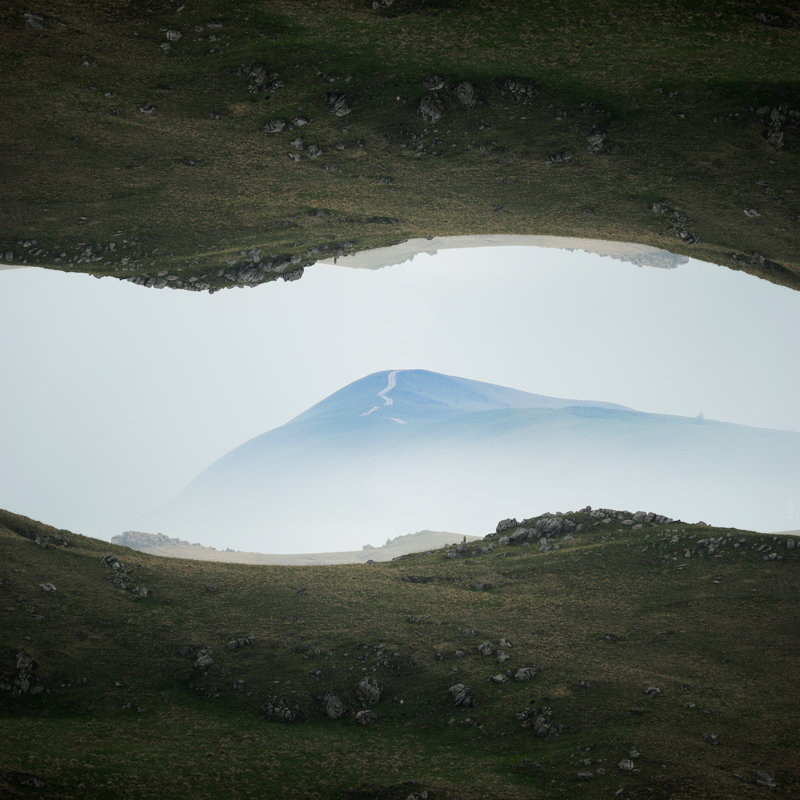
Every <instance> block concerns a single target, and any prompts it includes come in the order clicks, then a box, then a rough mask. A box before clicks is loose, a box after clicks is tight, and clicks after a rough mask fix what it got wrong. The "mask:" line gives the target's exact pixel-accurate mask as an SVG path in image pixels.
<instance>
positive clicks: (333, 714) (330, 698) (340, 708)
mask: <svg viewBox="0 0 800 800" xmlns="http://www.w3.org/2000/svg"><path fill="white" fill-rule="evenodd" d="M322 708H323V709H324V711H325V715H326V716H327V717H328V719H341V718H342V717H343V716H344V715H345V708H344V703H343V702H342V701H341V700H340V699H339V698H338V697H337V696H336V695H335V694H326V695H325V696H324V697H323V698H322Z"/></svg>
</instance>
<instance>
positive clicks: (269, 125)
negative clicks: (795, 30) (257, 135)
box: [261, 119, 287, 133]
mask: <svg viewBox="0 0 800 800" xmlns="http://www.w3.org/2000/svg"><path fill="white" fill-rule="evenodd" d="M286 125H287V123H286V120H285V119H271V120H269V122H266V123H265V124H264V127H263V128H261V132H262V133H280V132H281V131H285V130H286Z"/></svg>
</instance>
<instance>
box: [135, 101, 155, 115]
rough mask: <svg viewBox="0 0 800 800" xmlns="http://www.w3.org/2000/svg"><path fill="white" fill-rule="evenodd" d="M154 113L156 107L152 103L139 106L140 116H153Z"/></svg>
mask: <svg viewBox="0 0 800 800" xmlns="http://www.w3.org/2000/svg"><path fill="white" fill-rule="evenodd" d="M155 111H156V107H155V106H154V105H153V104H152V103H145V104H144V105H141V106H139V113H140V114H147V115H149V114H154V113H155Z"/></svg>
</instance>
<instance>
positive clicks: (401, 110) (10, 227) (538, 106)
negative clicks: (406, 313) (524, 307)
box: [0, 0, 800, 289]
mask: <svg viewBox="0 0 800 800" xmlns="http://www.w3.org/2000/svg"><path fill="white" fill-rule="evenodd" d="M374 5H375V6H377V7H376V8H373V6H374ZM799 53H800V13H798V11H797V7H796V4H791V3H773V4H770V5H769V7H768V8H767V7H765V6H764V5H763V4H762V3H760V2H751V1H750V0H721V1H720V0H716V1H715V2H710V1H709V2H683V1H682V0H675V1H674V2H666V3H665V2H661V1H659V2H656V0H644V1H642V0H637V2H631V0H610V1H609V2H604V3H590V2H587V0H566V1H565V2H558V3H553V2H530V0H508V1H507V2H503V3H499V4H498V3H494V2H486V1H485V0H394V2H393V3H391V4H389V3H385V2H378V3H373V2H371V0H269V2H267V1H266V0H231V2H228V3H225V4H220V3H218V2H213V0H194V2H190V3H179V2H178V0H153V2H149V3H147V4H144V3H135V2H130V0H39V2H37V3H36V4H35V5H33V6H31V5H30V4H28V3H27V2H26V3H22V2H20V1H19V0H8V2H6V3H4V4H3V8H2V10H0V77H2V86H3V88H2V98H3V115H4V119H5V123H4V125H3V130H2V134H0V137H1V139H0V144H1V146H0V181H2V184H3V203H2V208H0V255H2V261H5V262H6V263H27V264H40V265H43V266H51V267H56V268H58V269H66V270H80V271H85V272H91V273H93V274H96V275H116V276H118V277H122V278H128V279H132V280H135V281H137V282H141V283H144V284H146V285H150V286H159V287H160V286H172V287H176V288H187V289H188V288H194V289H216V288H219V287H224V286H232V285H248V284H256V283H260V282H263V281H268V280H274V279H275V278H276V277H279V276H284V277H286V278H295V277H299V276H300V274H301V269H302V267H303V266H304V265H308V264H311V263H313V262H314V261H315V260H317V259H319V258H321V257H330V256H332V255H335V254H337V253H345V252H351V251H353V250H360V249H364V248H369V247H375V246H379V245H387V244H393V243H396V242H399V241H401V240H403V239H406V238H409V237H425V236H444V235H455V234H482V233H516V234H549V235H563V236H580V237H590V238H604V239H612V240H621V241H635V242H641V243H645V244H650V245H654V246H657V247H660V248H664V249H668V250H672V251H675V252H679V253H682V254H685V255H691V256H695V257H698V258H701V259H704V260H707V261H711V262H714V263H718V264H722V265H725V266H728V267H733V268H737V269H744V270H746V271H748V272H751V273H754V274H757V275H760V276H762V277H765V278H767V279H770V280H773V281H776V282H778V283H783V284H785V285H788V286H792V287H794V288H797V287H798V286H800V257H799V255H798V254H799V253H800V249H798V246H797V242H798V231H800V195H799V194H798V190H797V186H798V177H799V176H800V161H799V160H798V159H800V131H799V129H798V125H800V89H799V84H798V69H799V68H800V55H798V54H799ZM265 130H268V131H274V132H264V131H265Z"/></svg>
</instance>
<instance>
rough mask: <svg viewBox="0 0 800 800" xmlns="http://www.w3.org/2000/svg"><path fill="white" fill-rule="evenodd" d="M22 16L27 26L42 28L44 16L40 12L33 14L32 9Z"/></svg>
mask: <svg viewBox="0 0 800 800" xmlns="http://www.w3.org/2000/svg"><path fill="white" fill-rule="evenodd" d="M22 17H23V19H24V20H25V24H26V25H27V26H28V27H29V28H33V29H34V30H35V31H40V30H43V28H44V17H43V16H42V15H41V14H34V13H33V12H32V11H26V12H25V13H24V14H23V15H22Z"/></svg>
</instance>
